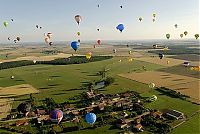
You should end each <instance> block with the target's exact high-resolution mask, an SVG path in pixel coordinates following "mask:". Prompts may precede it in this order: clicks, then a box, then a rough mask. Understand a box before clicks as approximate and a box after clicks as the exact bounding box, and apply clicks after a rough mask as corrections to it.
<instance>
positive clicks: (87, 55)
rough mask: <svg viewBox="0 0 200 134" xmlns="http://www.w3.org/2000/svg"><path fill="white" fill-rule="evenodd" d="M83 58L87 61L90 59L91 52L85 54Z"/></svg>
mask: <svg viewBox="0 0 200 134" xmlns="http://www.w3.org/2000/svg"><path fill="white" fill-rule="evenodd" d="M85 57H86V58H87V59H88V60H89V59H90V58H91V57H92V53H91V52H89V53H86V54H85Z"/></svg>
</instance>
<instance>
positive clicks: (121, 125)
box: [116, 119, 131, 129]
mask: <svg viewBox="0 0 200 134" xmlns="http://www.w3.org/2000/svg"><path fill="white" fill-rule="evenodd" d="M130 125H131V124H130V122H128V120H126V119H119V120H117V122H116V126H117V127H118V128H120V129H124V128H129V127H130Z"/></svg>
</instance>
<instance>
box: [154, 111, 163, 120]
mask: <svg viewBox="0 0 200 134" xmlns="http://www.w3.org/2000/svg"><path fill="white" fill-rule="evenodd" d="M151 115H152V116H153V117H154V118H159V119H160V118H162V112H160V111H155V112H151Z"/></svg>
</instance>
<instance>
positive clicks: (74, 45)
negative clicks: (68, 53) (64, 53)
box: [71, 41, 79, 51]
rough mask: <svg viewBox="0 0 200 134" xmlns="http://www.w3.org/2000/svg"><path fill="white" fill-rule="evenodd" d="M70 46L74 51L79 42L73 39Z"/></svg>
mask: <svg viewBox="0 0 200 134" xmlns="http://www.w3.org/2000/svg"><path fill="white" fill-rule="evenodd" d="M71 47H72V48H73V49H74V50H75V51H76V50H77V49H78V48H79V42H77V41H73V42H72V43H71Z"/></svg>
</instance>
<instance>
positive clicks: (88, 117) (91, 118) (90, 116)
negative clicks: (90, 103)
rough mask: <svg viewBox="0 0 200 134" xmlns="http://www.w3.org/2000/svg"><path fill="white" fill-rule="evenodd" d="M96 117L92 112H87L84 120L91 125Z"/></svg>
mask: <svg viewBox="0 0 200 134" xmlns="http://www.w3.org/2000/svg"><path fill="white" fill-rule="evenodd" d="M96 119H97V117H96V115H95V114H94V113H87V114H86V116H85V120H86V122H87V123H88V124H90V125H92V124H94V123H95V121H96Z"/></svg>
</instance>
